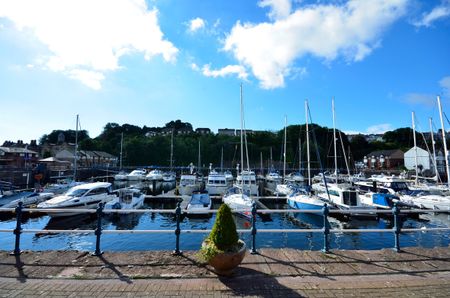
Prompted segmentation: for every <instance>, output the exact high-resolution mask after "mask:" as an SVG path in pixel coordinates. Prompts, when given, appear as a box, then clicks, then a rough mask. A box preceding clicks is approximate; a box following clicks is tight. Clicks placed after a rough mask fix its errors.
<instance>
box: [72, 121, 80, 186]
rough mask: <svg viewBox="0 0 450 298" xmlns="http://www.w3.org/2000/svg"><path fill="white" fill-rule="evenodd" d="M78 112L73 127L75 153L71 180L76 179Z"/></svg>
mask: <svg viewBox="0 0 450 298" xmlns="http://www.w3.org/2000/svg"><path fill="white" fill-rule="evenodd" d="M78 121H79V120H78V114H77V121H76V124H75V125H76V127H75V154H74V155H73V158H74V161H73V180H74V181H77V159H78Z"/></svg>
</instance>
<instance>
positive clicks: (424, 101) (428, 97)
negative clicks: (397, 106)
mask: <svg viewBox="0 0 450 298" xmlns="http://www.w3.org/2000/svg"><path fill="white" fill-rule="evenodd" d="M435 100H436V96H435V95H433V94H426V93H408V94H406V95H405V101H406V102H407V103H410V104H414V105H416V104H421V105H426V106H430V107H431V106H433V105H434V103H435Z"/></svg>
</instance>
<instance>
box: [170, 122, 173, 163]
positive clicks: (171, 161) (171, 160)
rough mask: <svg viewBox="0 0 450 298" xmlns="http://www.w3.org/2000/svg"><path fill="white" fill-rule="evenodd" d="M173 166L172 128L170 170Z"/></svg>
mask: <svg viewBox="0 0 450 298" xmlns="http://www.w3.org/2000/svg"><path fill="white" fill-rule="evenodd" d="M172 168H173V129H172V137H171V138H170V171H172Z"/></svg>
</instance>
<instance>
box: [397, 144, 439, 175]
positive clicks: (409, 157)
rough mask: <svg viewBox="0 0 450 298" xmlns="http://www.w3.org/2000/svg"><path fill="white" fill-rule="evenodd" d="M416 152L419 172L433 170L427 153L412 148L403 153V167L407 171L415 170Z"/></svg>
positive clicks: (430, 157)
mask: <svg viewBox="0 0 450 298" xmlns="http://www.w3.org/2000/svg"><path fill="white" fill-rule="evenodd" d="M416 150H417V166H418V167H419V172H421V171H425V170H434V165H433V161H432V155H430V154H429V153H428V151H426V150H423V149H422V148H420V147H412V148H411V149H409V150H408V151H406V152H405V156H404V158H405V167H406V168H407V169H408V170H414V169H415V168H416Z"/></svg>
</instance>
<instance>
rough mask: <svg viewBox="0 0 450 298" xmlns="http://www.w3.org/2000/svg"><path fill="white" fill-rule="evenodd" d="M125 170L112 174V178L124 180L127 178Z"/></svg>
mask: <svg viewBox="0 0 450 298" xmlns="http://www.w3.org/2000/svg"><path fill="white" fill-rule="evenodd" d="M127 175H128V173H127V172H124V171H120V172H119V173H117V174H116V175H114V180H115V181H124V180H127Z"/></svg>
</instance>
